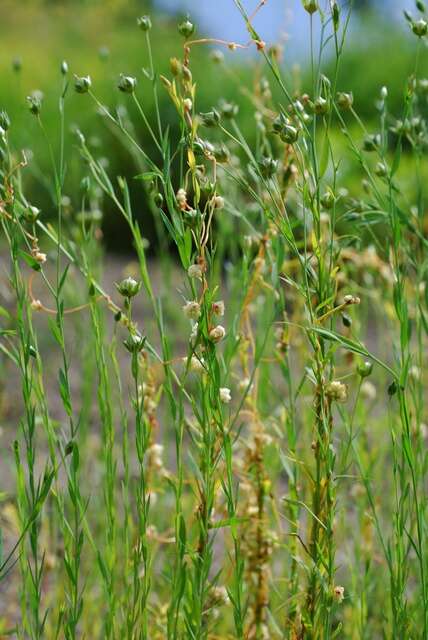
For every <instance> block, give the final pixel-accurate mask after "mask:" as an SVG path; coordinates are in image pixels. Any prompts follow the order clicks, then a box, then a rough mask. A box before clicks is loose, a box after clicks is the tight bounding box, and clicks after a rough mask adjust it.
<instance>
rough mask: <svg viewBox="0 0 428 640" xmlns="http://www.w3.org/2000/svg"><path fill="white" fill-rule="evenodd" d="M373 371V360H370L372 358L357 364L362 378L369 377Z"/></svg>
mask: <svg viewBox="0 0 428 640" xmlns="http://www.w3.org/2000/svg"><path fill="white" fill-rule="evenodd" d="M372 371H373V362H370V360H366V361H365V362H360V363H359V364H358V366H357V372H358V375H359V376H360V378H368V377H369V375H370V374H371V372H372Z"/></svg>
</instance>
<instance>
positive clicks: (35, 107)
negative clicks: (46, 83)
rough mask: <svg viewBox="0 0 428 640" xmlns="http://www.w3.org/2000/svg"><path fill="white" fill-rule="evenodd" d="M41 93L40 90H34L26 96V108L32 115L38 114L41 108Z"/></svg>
mask: <svg viewBox="0 0 428 640" xmlns="http://www.w3.org/2000/svg"><path fill="white" fill-rule="evenodd" d="M42 99H43V95H42V93H41V92H40V91H35V92H34V93H32V94H31V96H27V102H28V108H29V109H30V113H32V114H33V116H38V115H39V114H40V111H41V109H42Z"/></svg>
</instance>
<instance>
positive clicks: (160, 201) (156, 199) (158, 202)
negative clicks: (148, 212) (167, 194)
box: [153, 193, 163, 209]
mask: <svg viewBox="0 0 428 640" xmlns="http://www.w3.org/2000/svg"><path fill="white" fill-rule="evenodd" d="M153 201H154V203H155V205H156V206H157V207H159V209H160V208H161V207H162V205H163V195H162V194H161V193H156V194H155V197H154V198H153Z"/></svg>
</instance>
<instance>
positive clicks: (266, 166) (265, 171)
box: [259, 157, 278, 179]
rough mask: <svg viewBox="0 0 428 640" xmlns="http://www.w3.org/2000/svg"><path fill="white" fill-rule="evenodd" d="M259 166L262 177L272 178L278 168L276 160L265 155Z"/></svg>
mask: <svg viewBox="0 0 428 640" xmlns="http://www.w3.org/2000/svg"><path fill="white" fill-rule="evenodd" d="M259 168H260V173H261V174H262V176H263V178H267V179H269V178H272V177H273V176H274V175H275V173H276V172H277V170H278V160H274V159H273V158H268V157H265V158H263V159H262V160H260V162H259Z"/></svg>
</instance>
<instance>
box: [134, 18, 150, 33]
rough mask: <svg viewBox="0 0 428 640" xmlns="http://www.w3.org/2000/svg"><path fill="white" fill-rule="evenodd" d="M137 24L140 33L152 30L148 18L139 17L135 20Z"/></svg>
mask: <svg viewBox="0 0 428 640" xmlns="http://www.w3.org/2000/svg"><path fill="white" fill-rule="evenodd" d="M137 24H138V26H139V27H140V29H141V31H150V29H151V28H152V21H151V20H150V16H141V18H137Z"/></svg>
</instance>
